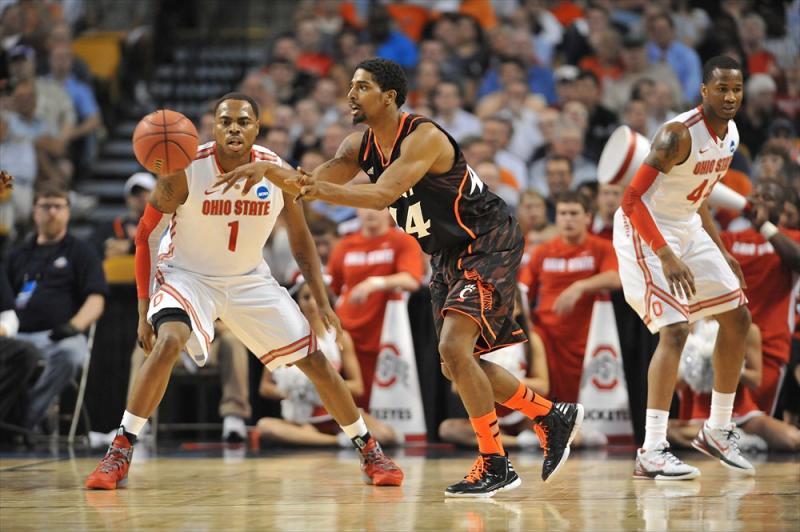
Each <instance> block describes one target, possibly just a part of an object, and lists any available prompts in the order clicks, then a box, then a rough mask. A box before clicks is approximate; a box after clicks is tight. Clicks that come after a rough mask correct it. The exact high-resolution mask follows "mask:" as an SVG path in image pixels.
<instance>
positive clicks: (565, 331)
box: [520, 191, 620, 402]
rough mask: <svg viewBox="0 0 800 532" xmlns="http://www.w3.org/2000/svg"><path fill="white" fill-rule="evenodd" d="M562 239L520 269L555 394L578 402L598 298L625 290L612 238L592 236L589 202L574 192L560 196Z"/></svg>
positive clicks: (541, 249)
mask: <svg viewBox="0 0 800 532" xmlns="http://www.w3.org/2000/svg"><path fill="white" fill-rule="evenodd" d="M554 199H555V204H556V227H558V230H559V233H560V234H559V236H557V237H556V238H554V239H553V240H551V241H549V242H547V243H545V244H542V245H541V246H539V247H538V248H536V250H535V251H534V252H533V256H532V257H531V260H530V262H529V263H528V265H527V266H525V267H524V268H523V269H521V270H520V282H522V283H524V284H525V285H527V287H528V294H529V299H530V301H531V303H533V304H535V308H534V309H533V323H534V327H535V329H536V332H537V333H539V335H540V336H541V337H542V341H543V342H544V345H545V349H546V350H547V366H548V372H549V376H550V394H551V395H552V396H553V397H558V398H559V400H561V401H570V402H575V401H577V400H578V392H579V389H580V382H581V373H582V371H583V356H584V351H585V350H586V340H587V337H588V335H589V322H590V321H591V318H592V306H593V305H594V294H595V293H596V292H598V291H600V290H618V289H619V288H620V281H619V274H618V273H617V258H616V256H615V255H614V248H613V247H612V245H611V243H610V242H608V241H607V240H603V239H602V238H600V237H596V236H594V235H591V234H589V229H588V227H589V222H590V220H591V213H590V212H589V208H588V205H587V200H586V198H585V197H584V196H581V195H580V194H578V193H577V192H575V191H567V192H562V193H560V194H558V195H556V197H555V198H554Z"/></svg>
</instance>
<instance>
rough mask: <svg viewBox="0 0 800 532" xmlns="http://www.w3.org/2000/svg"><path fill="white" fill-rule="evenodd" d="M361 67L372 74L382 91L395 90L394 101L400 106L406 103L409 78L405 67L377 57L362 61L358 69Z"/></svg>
mask: <svg viewBox="0 0 800 532" xmlns="http://www.w3.org/2000/svg"><path fill="white" fill-rule="evenodd" d="M359 68H361V69H363V70H366V71H367V72H369V73H370V74H372V76H373V77H374V78H375V82H376V83H377V84H378V86H379V87H380V88H381V91H383V92H386V91H392V90H393V91H395V93H396V96H395V98H394V102H395V103H396V104H397V107H398V108H399V107H401V106H402V105H403V104H404V103H406V93H408V79H407V78H406V73H405V72H403V67H401V66H400V65H398V64H397V63H395V62H394V61H389V60H388V59H382V58H380V57H375V58H372V59H365V60H364V61H361V62H360V63H359V64H358V65H356V70H358V69H359Z"/></svg>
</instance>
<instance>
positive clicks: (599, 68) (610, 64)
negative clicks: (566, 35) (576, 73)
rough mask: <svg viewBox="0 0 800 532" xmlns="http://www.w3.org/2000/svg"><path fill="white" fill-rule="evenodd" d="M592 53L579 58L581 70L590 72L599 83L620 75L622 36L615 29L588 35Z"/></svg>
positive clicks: (603, 83) (604, 82)
mask: <svg viewBox="0 0 800 532" xmlns="http://www.w3.org/2000/svg"><path fill="white" fill-rule="evenodd" d="M589 40H590V43H591V45H592V50H593V52H594V53H593V54H592V55H590V56H587V57H584V58H583V59H581V61H580V63H578V66H579V67H580V68H581V70H588V71H589V72H592V73H593V74H594V75H595V76H597V79H598V80H599V81H600V83H601V84H602V85H603V86H605V84H606V83H607V82H608V81H610V80H614V79H618V78H619V77H620V76H622V60H621V58H620V51H621V48H622V36H621V35H620V34H619V33H618V32H617V31H615V30H606V31H604V32H602V33H599V34H596V35H592V36H591V37H590V39H589Z"/></svg>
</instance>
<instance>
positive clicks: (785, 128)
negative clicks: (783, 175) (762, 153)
mask: <svg viewBox="0 0 800 532" xmlns="http://www.w3.org/2000/svg"><path fill="white" fill-rule="evenodd" d="M767 135H768V139H767V144H775V145H777V146H780V147H782V148H783V149H784V150H786V153H788V154H789V161H790V163H791V165H790V166H789V172H788V174H789V175H788V177H789V179H794V178H795V177H800V176H798V174H797V170H798V168H797V165H798V164H800V139H798V137H797V128H795V126H794V124H792V122H791V121H790V120H789V119H788V118H778V119H776V120H774V121H773V122H772V124H770V126H769V131H768V133H767Z"/></svg>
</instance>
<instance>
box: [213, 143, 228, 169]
mask: <svg viewBox="0 0 800 532" xmlns="http://www.w3.org/2000/svg"><path fill="white" fill-rule="evenodd" d="M214 164H215V165H217V173H219V174H224V173H225V171H224V170H223V169H222V163H221V162H219V154H218V153H217V143H216V142H215V143H214Z"/></svg>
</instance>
